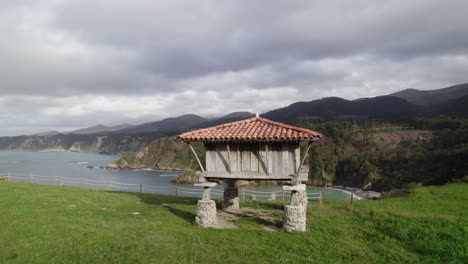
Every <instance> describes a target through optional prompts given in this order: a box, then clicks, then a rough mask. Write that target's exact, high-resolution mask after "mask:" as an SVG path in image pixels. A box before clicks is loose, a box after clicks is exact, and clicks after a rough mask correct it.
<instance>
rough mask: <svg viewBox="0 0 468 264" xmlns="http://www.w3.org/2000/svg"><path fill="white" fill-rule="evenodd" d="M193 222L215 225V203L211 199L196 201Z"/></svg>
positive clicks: (216, 222)
mask: <svg viewBox="0 0 468 264" xmlns="http://www.w3.org/2000/svg"><path fill="white" fill-rule="evenodd" d="M195 222H196V223H197V224H198V225H199V226H201V227H216V226H217V225H218V219H217V218H216V203H215V201H213V200H208V201H204V200H199V201H198V203H197V216H196V217H195Z"/></svg>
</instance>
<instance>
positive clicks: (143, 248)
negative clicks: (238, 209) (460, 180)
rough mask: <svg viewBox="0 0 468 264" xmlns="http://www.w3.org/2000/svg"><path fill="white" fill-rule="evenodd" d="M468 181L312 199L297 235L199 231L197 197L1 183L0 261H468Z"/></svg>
mask: <svg viewBox="0 0 468 264" xmlns="http://www.w3.org/2000/svg"><path fill="white" fill-rule="evenodd" d="M467 187H468V185H466V184H450V185H445V186H439V187H424V188H420V189H417V191H416V192H415V193H414V194H412V195H410V196H409V197H404V198H395V199H386V200H377V201H361V202H357V203H354V205H352V206H351V205H349V203H345V202H334V203H324V205H323V206H322V207H320V206H319V205H318V204H315V203H310V204H309V210H308V220H309V221H308V223H307V233H293V234H289V233H284V232H268V231H264V230H261V226H260V224H259V223H257V222H256V221H251V222H250V223H248V222H244V223H243V224H242V225H240V226H241V228H240V229H230V230H227V229H226V230H217V229H202V228H199V227H197V226H196V225H195V224H194V217H195V216H194V212H195V204H196V200H197V199H195V198H185V197H172V196H163V195H152V194H139V193H120V192H106V191H98V190H86V189H80V188H73V187H63V186H62V187H60V186H43V185H33V184H27V183H4V182H0V193H1V197H2V198H1V199H0V215H1V217H0V263H32V262H34V263H220V262H223V263H286V262H288V263H298V262H311V263H314V262H315V263H396V262H398V263H401V262H403V263H417V262H420V263H446V262H452V263H467V261H468V258H467V247H468V244H467V243H468V242H467V239H466V238H467V236H468V226H467V222H468V192H467ZM244 206H261V207H263V208H267V209H270V210H272V211H274V212H275V213H276V214H281V208H282V206H279V204H252V203H251V204H244ZM137 212H138V213H139V214H135V213H137Z"/></svg>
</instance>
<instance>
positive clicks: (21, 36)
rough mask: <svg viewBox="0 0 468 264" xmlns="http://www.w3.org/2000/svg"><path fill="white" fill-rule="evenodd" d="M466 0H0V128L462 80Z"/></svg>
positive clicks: (76, 123) (465, 75)
mask: <svg viewBox="0 0 468 264" xmlns="http://www.w3.org/2000/svg"><path fill="white" fill-rule="evenodd" d="M467 25H468V2H467V1H465V0H460V1H450V0H447V1H440V0H411V1H408V0H401V1H400V0H394V1H375V0H368V1H361V0H353V1H349V0H342V1H312V0H304V1H292V0H287V1H286V0H285V1H274V0H265V1H242V0H233V1H229V0H225V1H224V0H223V1H219V0H212V1H209V0H208V1H205V0H193V1H190V0H178V1H171V0H167V1H156V0H128V1H115V0H89V1H88V0H82V1H78V0H70V1H68V0H45V1H40V0H38V1H33V0H2V1H0V34H1V41H0V109H1V111H0V136H5V135H18V134H28V133H35V132H42V131H48V130H61V131H63V130H71V129H74V128H80V127H86V126H91V125H95V124H99V123H101V124H107V125H116V124H119V123H124V122H129V123H134V124H136V123H141V122H146V121H154V120H158V119H161V118H165V117H171V116H177V115H181V114H186V113H195V114H199V115H203V116H216V115H222V114H226V113H229V112H233V111H251V112H257V111H258V112H263V111H266V110H270V109H274V108H278V107H282V106H286V105H288V104H290V103H292V102H295V101H305V100H306V101H310V100H314V99H319V98H322V97H327V96H339V97H343V98H347V99H354V98H359V97H369V96H376V95H383V94H388V93H391V92H394V91H398V90H402V89H405V88H409V87H413V88H417V89H425V90H427V89H435V88H442V87H446V86H450V85H453V84H458V83H464V82H467V81H468V26H467Z"/></svg>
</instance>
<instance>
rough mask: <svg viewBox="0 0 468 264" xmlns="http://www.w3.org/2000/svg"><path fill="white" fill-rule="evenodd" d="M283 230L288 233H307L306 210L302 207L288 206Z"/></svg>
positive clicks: (284, 215)
mask: <svg viewBox="0 0 468 264" xmlns="http://www.w3.org/2000/svg"><path fill="white" fill-rule="evenodd" d="M283 230H285V231H287V232H293V231H297V232H305V231H306V210H305V208H304V206H302V205H298V206H295V205H286V206H285V207H284V214H283Z"/></svg>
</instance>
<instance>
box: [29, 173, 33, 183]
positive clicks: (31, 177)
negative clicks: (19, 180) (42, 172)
mask: <svg viewBox="0 0 468 264" xmlns="http://www.w3.org/2000/svg"><path fill="white" fill-rule="evenodd" d="M29 178H30V180H31V183H34V176H32V175H31V174H29Z"/></svg>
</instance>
